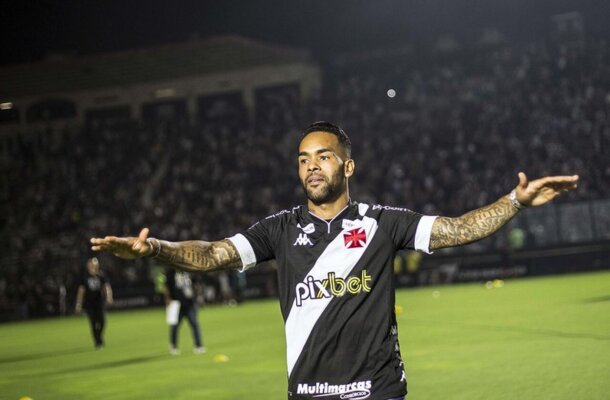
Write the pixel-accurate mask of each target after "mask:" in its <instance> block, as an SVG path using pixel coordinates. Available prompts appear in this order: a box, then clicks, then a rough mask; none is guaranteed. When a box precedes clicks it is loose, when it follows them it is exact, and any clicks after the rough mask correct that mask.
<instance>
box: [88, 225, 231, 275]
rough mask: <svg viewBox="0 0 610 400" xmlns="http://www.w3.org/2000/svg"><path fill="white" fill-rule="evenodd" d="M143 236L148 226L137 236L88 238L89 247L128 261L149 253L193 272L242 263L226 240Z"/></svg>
mask: <svg viewBox="0 0 610 400" xmlns="http://www.w3.org/2000/svg"><path fill="white" fill-rule="evenodd" d="M147 236H148V228H144V229H142V231H141V232H140V234H139V236H138V237H122V238H121V237H115V236H106V237H104V238H93V239H91V244H92V246H91V250H93V251H106V252H109V253H112V254H114V255H115V256H117V257H120V258H123V259H128V260H129V259H135V258H141V257H147V256H151V257H153V258H155V259H157V260H158V261H159V262H160V263H162V264H164V265H166V266H169V267H173V268H177V269H181V270H185V271H193V272H207V271H217V270H221V269H231V268H240V267H241V266H242V262H241V257H240V255H239V253H238V251H237V249H236V248H235V246H234V245H233V243H232V242H231V241H229V240H227V239H225V240H220V241H217V242H204V241H199V240H193V241H186V242H167V241H165V240H158V239H154V238H148V237H147Z"/></svg>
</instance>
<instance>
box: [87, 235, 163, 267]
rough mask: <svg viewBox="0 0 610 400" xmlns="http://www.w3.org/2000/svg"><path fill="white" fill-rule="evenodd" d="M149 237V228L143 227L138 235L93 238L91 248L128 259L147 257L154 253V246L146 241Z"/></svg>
mask: <svg viewBox="0 0 610 400" xmlns="http://www.w3.org/2000/svg"><path fill="white" fill-rule="evenodd" d="M147 237H148V228H144V229H142V230H141V231H140V234H139V235H138V237H116V236H106V237H105V238H91V245H92V246H91V250H93V251H106V252H109V253H112V254H114V255H115V256H117V257H119V258H123V259H126V260H133V259H135V258H141V257H146V256H148V255H150V254H151V253H152V246H151V245H150V244H149V243H148V242H147V241H146V238H147Z"/></svg>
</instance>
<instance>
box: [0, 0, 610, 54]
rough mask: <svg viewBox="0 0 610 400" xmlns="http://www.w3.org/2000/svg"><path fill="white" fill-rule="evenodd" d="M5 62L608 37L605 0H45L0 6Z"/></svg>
mask: <svg viewBox="0 0 610 400" xmlns="http://www.w3.org/2000/svg"><path fill="white" fill-rule="evenodd" d="M0 4H1V5H0V33H1V34H2V43H3V45H2V51H1V52H0V65H6V64H13V63H22V62H30V61H37V60H41V59H42V58H44V56H45V55H47V54H49V53H67V54H76V55H82V54H92V53H99V52H108V51H115V50H125V49H134V48H139V47H150V46H154V45H159V44H167V43H172V42H179V41H183V40H186V39H188V38H189V37H190V36H192V35H193V34H195V33H197V34H198V35H199V36H200V37H207V36H212V35H218V34H229V33H233V34H240V35H243V36H247V37H250V38H254V39H259V40H263V41H267V42H272V43H279V44H287V45H295V46H299V47H305V48H308V49H310V50H312V51H313V53H314V54H316V55H318V56H328V55H329V54H331V53H332V52H345V51H358V50H365V49H372V48H376V47H388V46H393V45H400V44H405V43H408V42H409V41H412V42H413V41H416V42H417V41H419V42H422V41H425V40H426V39H427V38H430V37H433V35H434V34H437V33H445V32H451V33H455V34H457V36H458V37H460V38H463V39H468V38H470V37H473V36H474V35H475V34H476V33H477V32H479V31H480V30H481V29H482V28H484V27H488V26H495V27H498V28H499V29H500V31H502V32H503V33H506V34H507V35H508V36H509V37H511V38H513V39H515V40H528V39H531V38H536V37H541V35H545V34H546V32H547V31H548V26H549V16H550V15H552V14H556V13H561V12H567V11H574V10H577V11H580V12H581V13H582V14H583V16H584V18H585V26H586V29H587V32H588V33H590V34H593V35H596V36H604V37H610V24H609V23H608V21H610V1H608V0H443V1H441V0H402V1H400V0H368V1H363V0H352V1H347V0H323V1H322V0H281V1H280V0H267V1H261V0H217V1H204V0H199V1H195V0H173V1H168V0H146V1H140V0H137V1H135V0H134V1H132V0H122V1H102V0H97V1H82V0H78V1H75V0H55V1H52V0H41V1H37V2H31V1H12V2H9V1H7V0H4V1H3V2H2V3H0Z"/></svg>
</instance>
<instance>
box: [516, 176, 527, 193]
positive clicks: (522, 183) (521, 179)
mask: <svg viewBox="0 0 610 400" xmlns="http://www.w3.org/2000/svg"><path fill="white" fill-rule="evenodd" d="M517 175H518V176H519V187H520V188H521V189H525V188H526V187H527V176H525V173H523V172H519V173H518V174H517Z"/></svg>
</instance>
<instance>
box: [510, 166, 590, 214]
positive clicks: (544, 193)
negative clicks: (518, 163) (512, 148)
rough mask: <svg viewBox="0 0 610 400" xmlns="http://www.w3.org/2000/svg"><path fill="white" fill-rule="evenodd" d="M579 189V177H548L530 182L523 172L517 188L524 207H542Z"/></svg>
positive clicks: (518, 198)
mask: <svg viewBox="0 0 610 400" xmlns="http://www.w3.org/2000/svg"><path fill="white" fill-rule="evenodd" d="M577 187H578V175H569V176H568V175H566V176H547V177H544V178H540V179H536V180H533V181H528V180H527V176H525V174H524V173H523V172H519V184H518V185H517V187H516V188H515V191H516V192H517V200H519V202H520V203H521V204H523V205H526V206H528V207H530V206H533V207H535V206H541V205H543V204H545V203H548V202H549V201H551V200H553V199H554V198H555V197H557V196H559V195H560V194H561V193H563V192H567V191H570V190H574V189H576V188H577Z"/></svg>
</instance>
